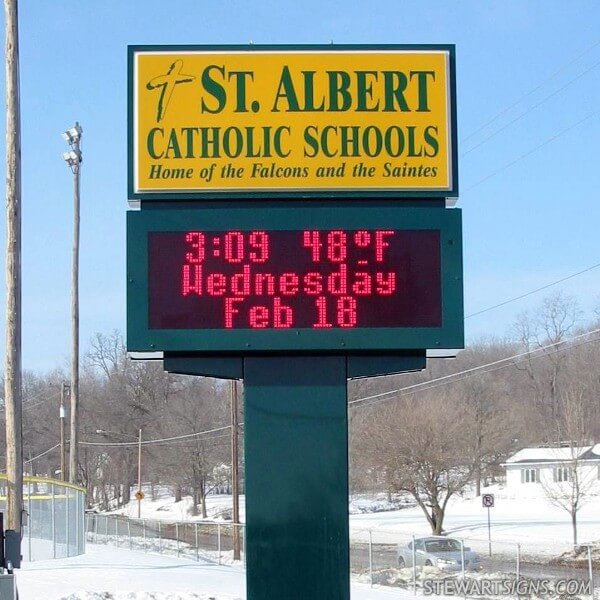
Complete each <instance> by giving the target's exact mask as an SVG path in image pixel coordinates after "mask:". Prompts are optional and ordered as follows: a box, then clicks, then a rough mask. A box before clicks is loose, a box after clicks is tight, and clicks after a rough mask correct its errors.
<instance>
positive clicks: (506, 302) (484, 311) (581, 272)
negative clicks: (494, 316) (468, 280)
mask: <svg viewBox="0 0 600 600" xmlns="http://www.w3.org/2000/svg"><path fill="white" fill-rule="evenodd" d="M598 267H600V263H597V264H595V265H592V266H591V267H588V268H587V269H583V270H582V271H577V273H572V274H571V275H567V276H566V277H563V278H562V279H557V280H556V281H552V282H551V283H547V284H546V285H543V286H542V287H539V288H536V289H535V290H531V291H530V292H525V293H524V294H521V295H520V296H515V297H514V298H510V300H504V302H499V303H498V304H494V306H490V307H488V308H484V309H483V310H478V311H477V312H474V313H471V314H470V315H467V316H466V317H465V320H466V319H470V318H471V317H476V316H477V315H481V314H483V313H486V312H489V311H490V310H494V309H495V308H499V307H500V306H504V305H505V304H510V303H511V302H515V301H516V300H521V299H523V298H527V296H531V295H533V294H536V293H537V292H541V291H543V290H547V289H548V288H550V287H552V286H554V285H557V284H559V283H562V282H563V281H567V280H569V279H573V277H577V276H578V275H582V274H583V273H587V272H589V271H592V270H593V269H597V268H598Z"/></svg>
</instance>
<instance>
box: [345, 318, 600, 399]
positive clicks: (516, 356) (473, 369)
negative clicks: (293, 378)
mask: <svg viewBox="0 0 600 600" xmlns="http://www.w3.org/2000/svg"><path fill="white" fill-rule="evenodd" d="M595 333H600V328H598V329H593V330H592V331H587V332H585V333H581V334H579V335H576V336H573V337H570V338H568V339H566V340H562V341H560V342H553V343H551V344H546V345H545V346H540V347H539V348H535V349H534V350H528V351H526V352H520V353H518V354H514V355H513V356H507V357H506V358H501V359H499V360H495V361H493V362H491V363H486V364H484V365H479V366H477V367H471V368H469V369H465V370H464V371H458V372H456V373H450V374H449V375H443V376H442V377H437V378H436V379H429V380H427V381H421V382H420V383H415V384H413V385H409V386H406V387H403V388H398V389H396V390H390V391H388V392H381V393H379V394H373V395H372V396H367V397H365V398H357V399H356V400H351V401H350V402H349V403H348V404H349V405H354V404H358V403H363V402H367V401H370V400H375V401H385V400H388V399H390V400H391V399H392V398H385V396H391V395H393V394H399V393H403V392H406V391H409V390H413V389H418V388H422V387H424V386H427V385H430V384H432V383H437V382H438V381H447V380H449V379H452V378H454V377H458V376H459V375H464V374H466V373H474V372H478V371H481V370H482V369H485V368H486V367H493V366H496V365H499V364H501V363H505V362H507V361H511V360H516V359H519V358H523V357H525V356H530V355H532V354H535V353H537V352H542V351H544V350H548V349H550V348H555V347H557V346H559V345H561V344H570V343H571V342H574V341H576V340H578V339H581V338H583V337H587V336H590V335H593V334H595ZM593 341H598V340H593ZM573 347H576V346H573ZM451 383H454V382H451ZM375 403H376V402H370V403H369V404H375ZM361 406H362V404H361ZM365 406H367V405H365Z"/></svg>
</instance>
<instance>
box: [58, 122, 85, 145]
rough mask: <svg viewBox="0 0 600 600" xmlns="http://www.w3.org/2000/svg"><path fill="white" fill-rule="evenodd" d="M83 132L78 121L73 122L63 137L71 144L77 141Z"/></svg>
mask: <svg viewBox="0 0 600 600" xmlns="http://www.w3.org/2000/svg"><path fill="white" fill-rule="evenodd" d="M82 133H83V129H82V128H81V125H80V124H79V123H75V125H73V127H69V129H67V130H66V131H65V132H64V133H63V134H62V136H63V139H64V140H65V141H66V142H68V143H69V144H71V146H72V145H73V144H74V143H75V142H78V141H79V140H80V139H81V134H82Z"/></svg>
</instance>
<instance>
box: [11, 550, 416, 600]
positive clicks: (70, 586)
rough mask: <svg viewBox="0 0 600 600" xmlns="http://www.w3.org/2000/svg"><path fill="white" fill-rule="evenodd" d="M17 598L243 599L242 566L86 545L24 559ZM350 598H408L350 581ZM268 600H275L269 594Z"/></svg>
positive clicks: (128, 599)
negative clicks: (73, 553) (64, 555)
mask: <svg viewBox="0 0 600 600" xmlns="http://www.w3.org/2000/svg"><path fill="white" fill-rule="evenodd" d="M17 586H18V589H19V600H243V599H244V598H245V596H246V594H245V587H246V586H245V573H244V571H243V570H242V569H241V568H238V567H229V566H219V565H216V564H214V563H211V562H209V561H204V562H202V561H201V562H196V561H192V560H188V559H185V558H176V557H173V556H163V555H157V554H147V553H144V552H139V551H136V550H126V549H124V548H114V547H111V546H96V545H94V544H88V545H87V552H86V554H84V555H82V556H77V557H74V558H68V559H58V560H48V561H41V562H34V563H26V564H25V565H24V568H23V569H21V570H20V571H18V573H17ZM351 598H352V600H386V599H387V600H389V599H390V598H396V599H399V598H401V599H402V600H411V599H413V598H414V596H413V595H412V594H411V593H408V592H405V591H403V590H398V589H393V590H390V589H389V588H388V589H385V588H383V589H376V588H373V589H371V588H370V587H369V586H368V585H365V584H359V583H356V584H353V585H352V594H351ZM273 600H278V599H277V598H276V596H274V599H273Z"/></svg>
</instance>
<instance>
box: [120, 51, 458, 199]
mask: <svg viewBox="0 0 600 600" xmlns="http://www.w3.org/2000/svg"><path fill="white" fill-rule="evenodd" d="M454 77H455V76H454V47H453V46H429V47H428V46H380V47H372V46H368V47H361V46H354V47H349V46H325V47H323V46H300V47H289V46H282V47H279V46H245V47H234V46H219V47H205V46H190V47H181V46H177V47H169V46H164V47H163V46H157V47H147V46H144V47H138V46H132V47H130V48H129V197H130V198H134V199H135V198H140V199H146V200H147V199H182V198H198V197H204V198H206V197H227V198H231V197H232V196H236V195H237V196H238V197H251V196H253V195H257V194H261V195H263V196H264V195H265V194H267V195H269V194H270V195H276V196H280V197H289V196H295V195H296V196H302V197H307V196H332V195H336V196H338V197H339V196H340V195H342V196H343V195H346V196H352V195H355V194H360V195H361V197H366V196H385V195H390V196H396V197H397V196H400V195H404V196H410V197H419V196H424V197H433V196H438V197H443V196H456V195H457V192H458V187H457V175H456V169H457V167H456V132H455V125H454V124H455V104H454Z"/></svg>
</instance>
